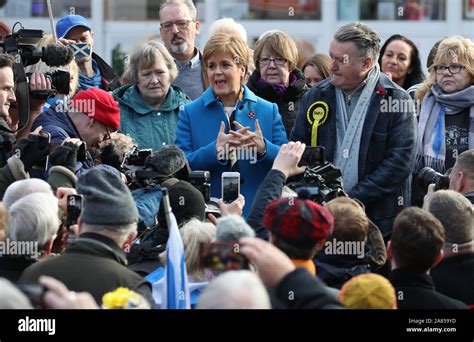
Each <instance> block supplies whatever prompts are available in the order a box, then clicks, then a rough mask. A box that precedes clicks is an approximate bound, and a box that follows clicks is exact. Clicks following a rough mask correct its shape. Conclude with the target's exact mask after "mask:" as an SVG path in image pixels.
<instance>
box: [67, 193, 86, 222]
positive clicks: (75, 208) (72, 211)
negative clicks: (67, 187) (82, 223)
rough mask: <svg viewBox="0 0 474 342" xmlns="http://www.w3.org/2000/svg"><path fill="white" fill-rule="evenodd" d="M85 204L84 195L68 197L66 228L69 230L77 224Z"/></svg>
mask: <svg viewBox="0 0 474 342" xmlns="http://www.w3.org/2000/svg"><path fill="white" fill-rule="evenodd" d="M82 204H83V197H82V195H68V196H67V210H66V227H67V228H69V227H71V226H72V225H74V224H77V219H78V218H79V215H80V214H81V210H82Z"/></svg>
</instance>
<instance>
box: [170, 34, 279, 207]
mask: <svg viewBox="0 0 474 342" xmlns="http://www.w3.org/2000/svg"><path fill="white" fill-rule="evenodd" d="M249 59H250V57H249V49H248V47H247V45H246V44H245V42H244V41H243V39H242V38H241V37H240V36H237V35H232V36H231V35H228V34H224V33H217V34H215V35H213V36H212V37H211V38H210V39H209V41H208V42H207V44H206V46H205V47H204V50H203V60H204V67H205V69H206V71H207V76H208V79H209V84H210V87H209V88H208V89H207V90H206V91H205V92H204V93H203V94H202V95H201V96H200V97H199V98H197V99H196V100H194V101H193V102H191V103H189V104H188V105H186V106H185V107H184V108H183V110H182V111H181V112H180V113H179V122H178V128H177V132H176V145H177V146H178V147H179V148H181V149H182V150H183V151H184V153H185V155H186V158H187V159H188V161H189V165H190V167H191V169H192V170H208V171H210V173H211V196H213V197H217V198H219V197H221V174H222V172H225V171H233V172H240V178H241V186H240V190H241V193H242V194H243V195H244V197H245V201H246V202H247V203H252V201H253V198H254V196H255V192H256V191H257V188H258V186H259V185H260V183H261V182H262V180H263V178H264V177H265V175H266V174H267V172H268V171H269V170H270V169H271V167H272V163H273V160H274V159H275V157H276V155H277V153H278V150H279V147H280V145H281V144H283V143H285V142H287V138H286V134H285V131H284V128H283V124H282V122H281V117H280V114H279V113H278V108H277V106H276V105H275V104H271V103H269V102H268V101H265V100H264V99H262V98H260V97H258V96H256V95H255V94H254V93H253V92H252V91H251V90H250V89H249V88H248V87H246V86H245V85H244V84H243V83H244V81H245V74H246V72H247V68H248V65H249ZM242 180H243V181H242ZM249 211H250V208H249V207H248V206H247V207H244V215H247V214H248V213H249Z"/></svg>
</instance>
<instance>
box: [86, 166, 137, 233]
mask: <svg viewBox="0 0 474 342" xmlns="http://www.w3.org/2000/svg"><path fill="white" fill-rule="evenodd" d="M77 192H78V193H79V194H82V195H84V207H83V208H82V212H81V217H82V219H83V220H84V222H85V223H87V224H94V225H104V226H114V225H126V224H131V223H133V222H137V221H138V211H137V208H136V206H135V202H134V201H133V198H132V194H131V193H130V190H128V188H127V186H126V185H125V183H124V182H123V181H122V180H121V179H120V177H118V176H117V175H116V174H115V173H113V172H111V171H110V170H107V169H103V168H92V169H90V170H88V171H86V172H85V173H84V174H82V175H81V176H80V177H79V179H78V180H77Z"/></svg>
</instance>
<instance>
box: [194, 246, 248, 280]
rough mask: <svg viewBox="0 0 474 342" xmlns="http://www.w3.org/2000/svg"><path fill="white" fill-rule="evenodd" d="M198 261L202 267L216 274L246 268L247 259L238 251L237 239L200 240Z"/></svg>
mask: <svg viewBox="0 0 474 342" xmlns="http://www.w3.org/2000/svg"><path fill="white" fill-rule="evenodd" d="M199 262H200V265H201V267H202V268H207V269H210V270H212V271H214V272H215V273H216V274H219V273H222V272H225V271H231V270H248V269H249V262H248V259H247V258H246V257H245V256H244V255H243V254H241V253H239V244H238V241H232V242H218V241H215V242H201V244H200V245H199Z"/></svg>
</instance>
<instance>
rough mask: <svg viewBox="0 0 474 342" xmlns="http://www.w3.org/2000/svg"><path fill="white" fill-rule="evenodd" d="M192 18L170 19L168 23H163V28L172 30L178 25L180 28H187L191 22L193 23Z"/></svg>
mask: <svg viewBox="0 0 474 342" xmlns="http://www.w3.org/2000/svg"><path fill="white" fill-rule="evenodd" d="M191 22H192V20H178V21H169V22H166V23H161V28H162V29H163V30H164V31H172V30H173V26H174V25H176V27H177V28H178V30H186V29H187V28H188V26H189V23H191Z"/></svg>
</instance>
